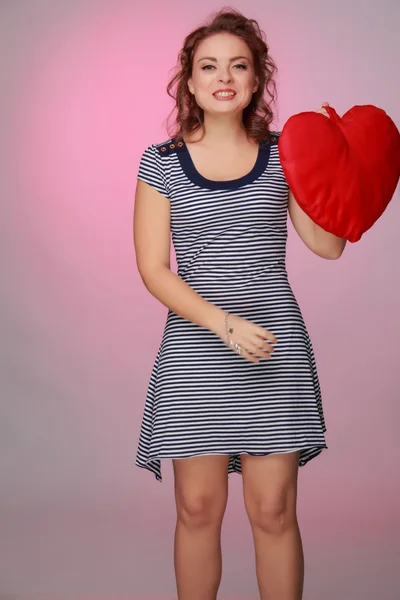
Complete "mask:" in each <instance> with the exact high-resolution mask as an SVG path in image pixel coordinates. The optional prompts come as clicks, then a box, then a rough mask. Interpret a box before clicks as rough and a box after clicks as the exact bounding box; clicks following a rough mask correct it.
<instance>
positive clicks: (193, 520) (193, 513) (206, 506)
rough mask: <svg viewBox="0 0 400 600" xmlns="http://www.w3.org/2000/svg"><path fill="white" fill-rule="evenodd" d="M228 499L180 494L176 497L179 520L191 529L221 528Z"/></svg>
mask: <svg viewBox="0 0 400 600" xmlns="http://www.w3.org/2000/svg"><path fill="white" fill-rule="evenodd" d="M226 500H227V499H226V497H225V496H218V495H210V494H209V493H188V492H186V493H185V492H180V493H179V494H177V496H176V509H177V516H178V520H179V521H180V522H181V523H182V524H184V525H186V526H190V527H206V526H220V525H221V523H222V519H223V516H224V512H225V508H226Z"/></svg>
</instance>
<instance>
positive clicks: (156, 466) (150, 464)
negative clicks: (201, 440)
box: [135, 444, 328, 483]
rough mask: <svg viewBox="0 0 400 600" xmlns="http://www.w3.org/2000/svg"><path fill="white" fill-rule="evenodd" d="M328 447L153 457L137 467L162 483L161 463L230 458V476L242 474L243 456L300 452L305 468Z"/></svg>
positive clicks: (319, 445) (138, 462)
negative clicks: (201, 457) (199, 458)
mask: <svg viewBox="0 0 400 600" xmlns="http://www.w3.org/2000/svg"><path fill="white" fill-rule="evenodd" d="M327 449H328V446H327V445H326V444H313V445H311V446H301V447H299V448H290V449H289V450H278V451H275V452H249V451H247V450H242V451H240V452H238V451H235V452H221V451H218V452H198V453H193V454H189V455H188V456H184V457H183V456H172V455H171V456H167V455H165V456H164V455H163V456H153V457H152V458H149V459H148V460H146V461H139V460H137V461H136V463H135V465H136V466H137V467H140V468H142V469H147V470H148V471H150V472H151V473H153V475H154V476H155V478H156V480H157V481H159V482H160V483H161V482H162V474H161V461H162V460H168V459H174V460H185V459H186V458H194V457H196V456H218V455H219V456H229V455H230V457H231V458H230V461H229V465H228V475H230V474H231V473H238V474H239V475H241V474H242V465H241V461H240V455H241V454H248V455H250V456H269V455H270V454H289V453H290V452H298V451H299V450H300V457H299V467H304V466H305V465H306V464H307V463H308V462H310V460H312V459H313V458H316V457H317V456H319V455H320V454H321V452H322V450H327Z"/></svg>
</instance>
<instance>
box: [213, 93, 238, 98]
mask: <svg viewBox="0 0 400 600" xmlns="http://www.w3.org/2000/svg"><path fill="white" fill-rule="evenodd" d="M234 95H235V92H217V93H216V94H214V96H221V97H222V98H224V97H226V96H234Z"/></svg>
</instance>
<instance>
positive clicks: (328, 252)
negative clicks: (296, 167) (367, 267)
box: [288, 191, 347, 260]
mask: <svg viewBox="0 0 400 600" xmlns="http://www.w3.org/2000/svg"><path fill="white" fill-rule="evenodd" d="M288 210H289V215H290V219H291V221H292V223H293V227H294V228H295V230H296V231H297V233H298V234H299V236H300V238H301V239H302V240H303V242H304V243H305V245H306V246H307V248H309V249H310V250H311V251H312V252H314V254H317V255H318V256H321V258H327V259H330V260H336V259H337V258H340V256H341V255H342V253H343V250H344V248H345V246H346V243H347V240H345V239H343V238H340V237H337V236H336V235H334V234H333V233H328V232H327V231H325V230H324V229H322V227H320V226H319V225H317V224H316V223H314V221H313V220H312V219H310V217H309V216H308V215H306V213H305V212H304V210H303V209H302V208H300V206H299V205H298V203H297V201H296V199H295V197H294V196H293V194H292V192H291V191H289V204H288Z"/></svg>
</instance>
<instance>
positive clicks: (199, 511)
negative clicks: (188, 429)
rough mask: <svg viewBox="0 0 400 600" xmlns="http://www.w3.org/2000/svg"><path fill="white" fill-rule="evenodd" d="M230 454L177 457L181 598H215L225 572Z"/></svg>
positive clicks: (176, 556) (177, 568) (177, 554)
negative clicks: (223, 532)
mask: <svg viewBox="0 0 400 600" xmlns="http://www.w3.org/2000/svg"><path fill="white" fill-rule="evenodd" d="M228 462H229V456H199V457H194V458H188V459H182V460H175V459H174V460H173V465H174V474H175V500H176V508H177V523H176V529H175V541H174V566H175V576H176V583H177V591H178V600H215V599H216V597H217V592H218V588H219V585H220V582H221V575H222V556H221V527H222V519H223V516H224V513H225V509H226V503H227V498H228Z"/></svg>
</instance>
